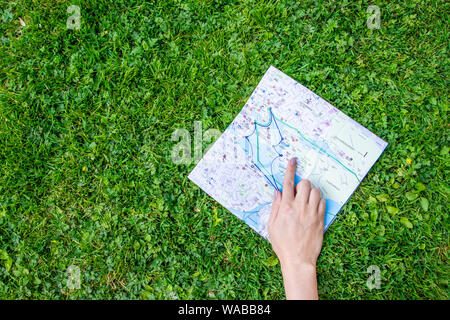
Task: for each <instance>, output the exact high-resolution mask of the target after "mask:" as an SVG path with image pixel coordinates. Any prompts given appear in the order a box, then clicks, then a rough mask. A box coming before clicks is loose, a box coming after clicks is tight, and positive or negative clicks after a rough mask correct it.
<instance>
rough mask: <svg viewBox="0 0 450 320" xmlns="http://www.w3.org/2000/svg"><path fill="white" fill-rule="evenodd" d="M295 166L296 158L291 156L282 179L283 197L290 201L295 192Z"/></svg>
mask: <svg viewBox="0 0 450 320" xmlns="http://www.w3.org/2000/svg"><path fill="white" fill-rule="evenodd" d="M296 167H297V159H295V158H292V159H291V160H289V163H288V166H287V169H286V173H285V174H284V181H283V199H282V200H285V199H286V200H288V201H292V200H294V197H295V194H294V192H295V191H294V189H295V169H296Z"/></svg>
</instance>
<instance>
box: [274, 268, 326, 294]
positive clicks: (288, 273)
mask: <svg viewBox="0 0 450 320" xmlns="http://www.w3.org/2000/svg"><path fill="white" fill-rule="evenodd" d="M281 271H282V273H283V280H284V287H285V291H286V299H288V300H317V299H319V296H318V293H317V277H316V267H315V266H313V265H306V264H301V263H295V262H291V263H285V264H282V265H281Z"/></svg>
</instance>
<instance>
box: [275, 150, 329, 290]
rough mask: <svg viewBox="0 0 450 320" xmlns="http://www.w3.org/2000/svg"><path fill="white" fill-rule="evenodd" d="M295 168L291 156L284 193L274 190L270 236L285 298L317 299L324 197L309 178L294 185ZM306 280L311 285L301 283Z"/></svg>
mask: <svg viewBox="0 0 450 320" xmlns="http://www.w3.org/2000/svg"><path fill="white" fill-rule="evenodd" d="M295 171H296V160H295V158H292V159H291V160H290V161H289V164H288V168H287V170H286V174H285V177H284V182H283V194H281V193H280V192H279V191H275V195H274V201H273V203H272V212H271V214H270V219H269V225H268V229H269V238H270V242H271V244H272V247H273V250H274V251H275V253H276V255H277V256H278V259H279V260H280V264H281V269H282V272H283V278H284V280H285V288H286V297H287V298H294V299H299V298H302V299H303V298H307V299H311V298H317V283H316V275H315V269H316V262H317V258H318V256H319V254H320V250H321V248H322V242H323V230H324V217H325V200H324V199H321V197H320V191H319V189H317V188H312V189H311V183H310V182H309V181H308V180H302V181H300V182H299V183H298V184H297V187H295V186H294V177H295ZM305 281H306V283H308V285H306V286H305V285H304V283H303V286H302V283H301V282H305ZM298 282H300V283H298ZM299 285H300V287H299ZM305 288H306V289H307V288H309V289H308V290H306V291H305V290H303V289H305Z"/></svg>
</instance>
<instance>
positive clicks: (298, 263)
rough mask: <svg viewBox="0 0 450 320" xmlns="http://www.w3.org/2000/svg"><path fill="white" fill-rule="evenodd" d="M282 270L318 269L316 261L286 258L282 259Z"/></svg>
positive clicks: (306, 270) (304, 270) (303, 270)
mask: <svg viewBox="0 0 450 320" xmlns="http://www.w3.org/2000/svg"><path fill="white" fill-rule="evenodd" d="M280 266H281V270H282V271H283V272H284V271H288V272H289V271H302V272H308V271H313V272H315V271H316V263H315V262H312V261H304V260H301V259H285V260H283V261H280Z"/></svg>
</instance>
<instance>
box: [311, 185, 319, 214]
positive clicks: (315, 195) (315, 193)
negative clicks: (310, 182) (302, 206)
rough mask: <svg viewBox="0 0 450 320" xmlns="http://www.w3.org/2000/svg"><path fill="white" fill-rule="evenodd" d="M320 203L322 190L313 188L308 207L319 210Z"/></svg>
mask: <svg viewBox="0 0 450 320" xmlns="http://www.w3.org/2000/svg"><path fill="white" fill-rule="evenodd" d="M319 202H320V190H319V189H317V188H312V189H311V191H310V193H309V200H308V205H309V206H310V207H311V208H314V209H317V208H318V206H319Z"/></svg>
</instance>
